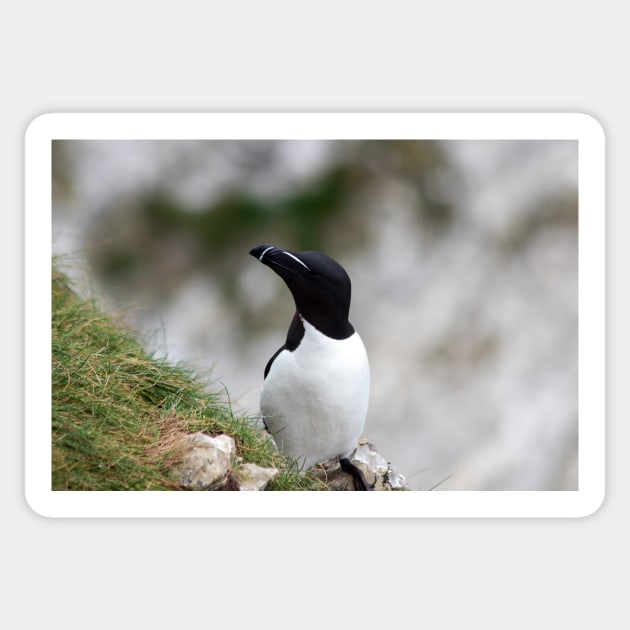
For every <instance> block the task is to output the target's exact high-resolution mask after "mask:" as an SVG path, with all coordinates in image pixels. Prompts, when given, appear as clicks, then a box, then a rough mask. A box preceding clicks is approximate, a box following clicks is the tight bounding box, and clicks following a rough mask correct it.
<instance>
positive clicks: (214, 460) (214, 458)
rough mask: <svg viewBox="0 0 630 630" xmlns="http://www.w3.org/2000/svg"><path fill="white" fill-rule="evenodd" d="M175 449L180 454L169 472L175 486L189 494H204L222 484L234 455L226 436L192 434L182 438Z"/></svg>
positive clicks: (234, 446)
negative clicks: (180, 451) (180, 487)
mask: <svg viewBox="0 0 630 630" xmlns="http://www.w3.org/2000/svg"><path fill="white" fill-rule="evenodd" d="M179 446H180V447H181V448H182V454H181V456H180V459H179V461H178V462H177V463H176V464H175V465H174V466H173V468H172V472H173V475H174V477H175V480H176V482H177V483H178V484H179V485H180V486H183V487H184V488H188V489H190V490H208V489H210V488H212V487H213V486H216V485H218V484H219V483H220V482H222V481H223V480H224V479H225V478H226V476H227V474H228V472H229V470H230V466H231V464H232V458H233V456H234V454H235V453H236V444H235V442H234V440H233V439H232V438H231V437H230V436H229V435H217V436H216V437H211V436H209V435H206V434H205V433H193V434H191V435H187V436H185V437H184V438H182V442H181V444H180V445H179Z"/></svg>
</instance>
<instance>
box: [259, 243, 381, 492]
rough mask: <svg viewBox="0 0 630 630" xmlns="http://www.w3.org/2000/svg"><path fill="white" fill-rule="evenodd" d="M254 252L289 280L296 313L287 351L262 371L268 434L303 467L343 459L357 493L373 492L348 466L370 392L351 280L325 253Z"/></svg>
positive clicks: (262, 406) (269, 248)
mask: <svg viewBox="0 0 630 630" xmlns="http://www.w3.org/2000/svg"><path fill="white" fill-rule="evenodd" d="M249 253H250V254H251V255H252V256H254V257H255V258H257V259H258V260H259V261H260V262H261V263H263V264H264V265H267V266H268V267H270V268H271V269H272V270H273V271H275V272H276V273H277V274H278V275H279V276H280V277H281V278H282V279H283V280H284V282H285V283H286V285H287V287H288V288H289V290H290V291H291V293H292V295H293V299H294V301H295V308H296V313H295V315H294V316H293V319H292V320H291V324H290V326H289V331H288V333H287V338H286V342H285V344H284V345H283V346H282V347H281V348H280V349H279V350H278V351H277V352H276V353H275V354H274V355H273V356H272V357H271V359H270V360H269V362H268V363H267V366H266V367H265V372H264V381H263V386H262V389H261V393H260V410H261V412H262V416H263V420H264V423H265V426H266V427H267V430H268V431H269V432H270V433H271V435H272V436H273V438H274V440H275V442H276V444H277V445H278V448H279V449H280V450H281V451H283V452H285V453H287V454H289V455H291V456H292V457H294V458H296V459H297V460H298V461H300V462H302V463H303V466H304V468H309V467H311V466H312V465H314V464H316V463H318V462H321V461H324V460H325V459H329V458H331V457H339V458H340V463H341V467H342V469H343V470H344V471H345V472H348V473H350V474H351V475H352V477H353V479H354V487H355V489H356V490H371V488H370V487H369V486H368V484H367V483H366V481H365V478H364V477H363V474H362V473H361V471H360V470H359V469H358V468H357V467H356V466H355V465H354V464H352V463H351V462H350V460H349V459H348V455H349V454H350V453H351V451H352V450H353V449H354V448H355V447H356V445H357V441H358V439H359V438H360V437H361V434H362V432H363V427H364V426H365V418H366V415H367V409H368V398H369V392H370V368H369V364H368V358H367V353H366V351H365V347H364V345H363V342H362V341H361V338H360V337H359V335H358V333H357V332H355V330H354V328H353V327H352V324H350V322H349V321H348V314H349V311H350V292H351V288H350V278H349V277H348V274H347V273H346V271H345V270H344V268H343V267H342V266H341V265H340V264H339V263H337V262H336V261H334V260H333V259H332V258H329V257H328V256H326V255H325V254H322V253H320V252H315V251H308V252H289V251H286V250H283V249H279V248H278V247H273V246H271V245H259V246H258V247H254V248H253V249H252V250H251V251H250V252H249Z"/></svg>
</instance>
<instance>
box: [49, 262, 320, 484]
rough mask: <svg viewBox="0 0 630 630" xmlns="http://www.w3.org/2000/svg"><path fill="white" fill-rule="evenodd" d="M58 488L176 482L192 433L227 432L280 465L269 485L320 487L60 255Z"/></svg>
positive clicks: (248, 450)
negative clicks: (183, 441) (144, 338)
mask: <svg viewBox="0 0 630 630" xmlns="http://www.w3.org/2000/svg"><path fill="white" fill-rule="evenodd" d="M52 286H53V289H52V488H53V490H179V489H180V488H179V486H177V485H176V484H175V483H174V482H173V481H172V479H171V477H170V475H169V470H170V465H171V464H172V462H173V458H174V457H176V452H175V451H174V445H175V444H176V443H177V441H178V438H180V437H181V436H182V434H185V433H194V432H198V431H201V432H204V433H208V434H211V435H215V434H220V433H225V434H228V435H231V436H232V437H233V438H234V440H235V441H236V446H237V455H238V456H240V457H241V458H242V459H243V461H244V462H252V463H256V464H258V465H260V466H265V467H275V468H278V469H279V470H280V475H279V476H278V477H277V478H276V479H275V480H274V481H272V482H271V484H270V485H269V487H268V489H269V490H321V489H327V488H326V486H324V485H323V484H322V483H321V482H319V481H317V480H316V479H314V478H312V477H310V476H308V475H307V474H302V473H300V472H299V470H298V466H297V464H296V462H294V461H292V460H290V459H288V458H286V457H284V456H283V455H281V454H280V453H278V452H277V451H276V449H275V447H274V446H273V444H271V443H270V441H269V439H268V437H267V436H266V435H265V434H264V432H262V431H261V430H260V429H259V428H257V427H256V426H255V425H254V422H253V419H252V418H248V417H244V416H239V415H235V414H234V413H233V412H232V409H231V408H230V405H229V402H226V401H225V395H224V394H223V393H208V392H207V391H206V390H205V383H203V382H202V381H201V380H200V379H199V377H196V376H195V374H194V373H193V372H192V370H190V369H189V368H187V367H185V366H182V365H170V364H169V363H167V362H166V361H165V360H161V359H158V358H155V357H152V356H149V355H148V354H147V353H146V352H145V350H144V349H143V348H142V345H141V344H140V343H139V342H138V341H137V340H136V339H135V338H134V336H133V334H132V333H131V332H130V331H128V330H126V329H125V327H124V326H123V325H122V324H120V323H119V322H117V321H115V319H114V318H113V317H112V316H110V315H107V314H105V313H104V312H103V311H102V310H101V309H99V308H98V305H97V304H96V302H95V301H94V300H86V299H82V298H80V297H79V296H78V295H77V294H76V293H75V291H74V290H73V288H72V286H71V283H70V281H69V279H68V277H67V276H66V275H65V274H64V273H63V272H62V271H60V269H59V268H58V266H57V265H55V264H54V265H53V278H52Z"/></svg>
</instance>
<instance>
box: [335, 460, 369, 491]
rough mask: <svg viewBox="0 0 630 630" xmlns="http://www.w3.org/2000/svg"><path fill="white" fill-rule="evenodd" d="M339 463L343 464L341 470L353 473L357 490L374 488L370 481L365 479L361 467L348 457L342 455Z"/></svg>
mask: <svg viewBox="0 0 630 630" xmlns="http://www.w3.org/2000/svg"><path fill="white" fill-rule="evenodd" d="M339 464H340V465H341V470H343V471H344V472H346V473H348V474H350V475H352V481H353V482H354V489H355V490H372V488H371V487H370V486H369V484H368V482H367V481H366V480H365V477H364V476H363V472H362V471H361V469H360V468H358V467H357V466H355V465H354V464H353V463H352V462H351V461H350V460H349V459H348V458H347V457H341V458H340V459H339Z"/></svg>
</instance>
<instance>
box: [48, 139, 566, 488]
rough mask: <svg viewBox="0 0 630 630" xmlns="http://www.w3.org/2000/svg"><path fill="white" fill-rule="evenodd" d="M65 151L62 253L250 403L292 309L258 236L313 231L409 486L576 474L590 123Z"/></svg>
mask: <svg viewBox="0 0 630 630" xmlns="http://www.w3.org/2000/svg"><path fill="white" fill-rule="evenodd" d="M52 157H53V161H52V166H53V224H52V225H53V253H55V254H63V255H70V256H69V260H70V261H71V262H70V264H69V265H68V264H66V265H65V268H66V269H67V271H69V272H70V274H71V275H73V276H74V278H75V280H76V282H78V284H79V288H80V289H81V290H82V291H84V292H85V293H86V294H88V293H90V292H95V293H96V294H97V295H98V296H101V297H102V298H104V300H105V304H106V306H107V308H110V309H111V310H112V311H116V312H117V313H123V315H124V317H125V319H126V321H127V322H128V323H130V324H131V325H132V326H133V327H134V328H136V329H137V330H139V331H140V333H141V335H142V339H143V341H144V343H145V345H146V347H147V349H148V350H149V351H150V352H154V353H155V354H156V355H158V356H166V357H168V359H169V360H171V361H173V362H176V361H183V362H185V363H186V364H188V365H190V366H193V367H195V368H197V369H198V371H199V372H200V373H202V374H204V378H207V381H208V389H210V390H213V391H216V390H217V389H223V388H225V389H226V390H227V393H228V394H229V398H230V401H231V403H232V405H233V406H234V407H235V408H236V409H237V410H238V411H242V412H244V413H246V414H248V415H254V414H257V413H258V395H259V389H260V386H261V384H262V378H263V369H264V366H265V364H266V362H267V360H268V359H269V357H270V356H271V355H272V354H273V353H274V352H275V351H276V350H277V348H278V347H280V346H281V345H282V344H283V343H284V337H285V335H286V329H287V327H288V324H289V321H290V319H291V317H292V315H293V303H292V300H291V297H290V294H289V292H288V291H287V289H286V287H285V286H284V284H283V283H282V281H281V280H280V279H279V278H278V277H277V276H276V275H275V274H273V273H271V272H270V271H269V270H268V269H267V268H265V267H262V266H261V265H260V264H258V263H257V262H256V261H255V260H254V259H253V258H252V257H250V256H249V255H248V251H249V249H250V248H251V247H253V246H255V245H259V244H263V243H268V244H273V245H277V246H279V247H283V248H286V249H290V250H297V251H300V250H306V249H317V250H321V251H323V252H325V253H327V254H329V255H330V256H332V257H333V258H335V259H337V260H338V261H339V262H340V263H341V264H342V265H343V266H344V267H345V268H346V270H347V271H348V273H349V275H350V277H351V279H352V283H353V299H352V306H351V311H350V319H351V321H352V323H353V325H354V327H355V328H356V329H357V331H358V332H359V333H360V335H361V337H362V338H363V341H364V343H365V345H366V348H367V351H368V355H369V358H370V365H371V372H372V391H371V398H370V410H369V413H368V419H367V425H366V429H365V436H366V437H367V438H368V439H369V440H370V441H371V442H373V443H374V444H375V445H376V446H377V448H378V450H379V451H380V452H381V453H382V454H383V456H384V457H386V458H387V459H388V460H389V461H391V462H392V464H393V466H394V467H395V468H397V469H398V470H399V471H400V472H402V473H403V474H404V475H406V477H407V479H408V481H409V484H410V486H411V487H412V488H413V489H418V490H428V489H430V488H433V487H436V490H576V489H577V487H578V478H577V463H578V462H577V445H578V421H577V420H578V411H577V410H578V398H577V369H578V361H577V358H578V357H577V350H578V347H577V339H578V336H577V335H578V310H577V308H578V305H577V289H578V273H577V272H578V266H577V260H578V259H577V253H578V252H577V234H578V151H577V142H574V141H538V140H532V141H529V140H527V141H524V140H515V141H506V140H503V141H484V140H478V141H477V140H474V141H473V140H462V141H367V140H366V141H307V140H305V141H262V140H257V141H123V140H115V141H101V140H85V141H83V140H82V141H75V140H73V141H61V140H59V141H54V142H53V148H52ZM66 262H68V261H66ZM207 370H211V371H210V372H209V373H207V372H206V371H207Z"/></svg>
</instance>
